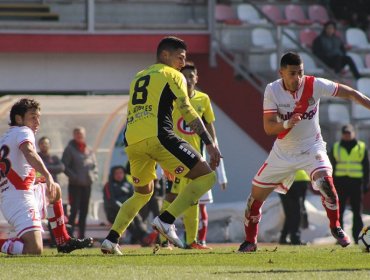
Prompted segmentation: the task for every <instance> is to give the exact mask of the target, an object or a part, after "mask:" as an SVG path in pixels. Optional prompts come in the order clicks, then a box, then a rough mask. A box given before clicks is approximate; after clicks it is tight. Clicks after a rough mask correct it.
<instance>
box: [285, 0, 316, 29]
mask: <svg viewBox="0 0 370 280" xmlns="http://www.w3.org/2000/svg"><path fill="white" fill-rule="evenodd" d="M284 13H285V18H286V19H287V20H288V21H289V22H290V23H296V24H299V25H311V24H312V23H313V21H312V20H309V19H308V18H307V17H306V15H305V13H304V11H303V8H302V6H299V5H295V4H289V5H286V6H285V8H284Z"/></svg>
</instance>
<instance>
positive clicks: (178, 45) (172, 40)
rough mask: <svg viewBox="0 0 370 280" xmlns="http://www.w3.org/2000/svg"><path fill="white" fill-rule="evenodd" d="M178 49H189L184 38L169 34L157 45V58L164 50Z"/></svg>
mask: <svg viewBox="0 0 370 280" xmlns="http://www.w3.org/2000/svg"><path fill="white" fill-rule="evenodd" d="M177 49H183V50H185V51H186V50H187V46H186V44H185V42H184V41H183V40H181V39H180V38H177V37H174V36H169V37H165V38H163V39H162V40H161V41H160V42H159V44H158V47H157V58H159V56H160V54H161V52H162V51H164V50H167V51H170V52H172V51H175V50H177Z"/></svg>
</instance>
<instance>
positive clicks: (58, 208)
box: [48, 199, 71, 245]
mask: <svg viewBox="0 0 370 280" xmlns="http://www.w3.org/2000/svg"><path fill="white" fill-rule="evenodd" d="M48 220H49V222H50V226H51V229H52V231H53V234H54V237H55V241H56V243H57V245H61V244H63V243H65V242H67V241H68V240H70V239H71V237H70V236H69V234H68V232H67V229H66V226H65V224H64V211H63V204H62V200H61V199H59V200H58V201H57V202H55V203H54V204H49V205H48Z"/></svg>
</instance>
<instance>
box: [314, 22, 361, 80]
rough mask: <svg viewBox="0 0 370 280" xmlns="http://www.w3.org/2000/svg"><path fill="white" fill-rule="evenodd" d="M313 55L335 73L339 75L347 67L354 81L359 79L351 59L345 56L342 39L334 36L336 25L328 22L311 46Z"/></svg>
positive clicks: (359, 76)
mask: <svg viewBox="0 0 370 280" xmlns="http://www.w3.org/2000/svg"><path fill="white" fill-rule="evenodd" d="M312 51H313V53H314V54H315V55H316V56H317V57H318V58H320V59H321V60H322V61H323V62H324V63H325V64H326V65H327V66H328V67H330V68H332V69H333V70H334V71H335V73H337V74H339V73H340V72H341V71H342V70H343V68H344V67H345V66H346V65H348V66H349V68H350V70H351V72H352V74H353V76H354V77H355V78H356V79H359V78H361V75H360V73H359V72H358V69H357V67H356V65H355V63H354V62H353V60H352V58H351V57H350V56H348V55H346V49H345V46H344V43H343V41H342V39H341V38H340V37H339V36H338V35H337V34H336V23H335V22H334V21H328V22H327V23H325V25H324V28H323V30H322V32H321V34H320V35H319V36H317V37H316V38H315V40H314V41H313V45H312Z"/></svg>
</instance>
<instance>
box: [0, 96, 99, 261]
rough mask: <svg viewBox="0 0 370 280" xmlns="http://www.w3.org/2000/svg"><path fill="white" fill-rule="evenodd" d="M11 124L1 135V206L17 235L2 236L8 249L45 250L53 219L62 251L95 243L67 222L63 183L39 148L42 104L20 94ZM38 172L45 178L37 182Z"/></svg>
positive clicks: (2, 243) (1, 243)
mask: <svg viewBox="0 0 370 280" xmlns="http://www.w3.org/2000/svg"><path fill="white" fill-rule="evenodd" d="M9 125H10V128H9V129H8V131H7V132H6V133H5V134H4V135H2V137H1V138H0V202H1V203H0V204H1V211H2V213H3V215H4V217H5V218H6V220H7V221H8V223H9V224H10V225H11V226H13V227H14V229H15V232H16V234H17V236H16V238H10V239H0V249H1V252H3V253H5V254H11V255H18V254H41V253H42V250H43V244H42V236H41V233H42V232H43V228H42V225H41V220H42V219H44V218H46V215H47V214H48V220H49V222H50V225H51V228H52V230H53V234H54V236H55V239H56V243H57V249H58V252H63V253H69V252H71V251H73V250H75V249H81V248H84V247H89V246H91V245H92V239H91V238H86V239H75V238H71V237H70V236H69V235H68V233H67V231H66V228H65V225H64V214H63V206H62V200H61V190H60V186H59V185H58V184H57V183H55V182H54V180H53V178H52V176H51V174H50V173H49V172H48V170H47V169H46V167H45V165H44V164H43V161H42V160H41V158H40V157H39V155H38V154H37V152H36V145H35V133H36V132H37V130H38V128H39V126H40V104H39V103H38V102H37V101H35V100H33V99H26V98H24V99H21V100H19V101H18V102H16V103H15V104H14V105H13V106H12V108H11V110H10V123H9ZM36 171H37V172H39V173H40V174H41V175H42V176H43V177H44V178H45V183H38V184H35V177H36Z"/></svg>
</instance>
